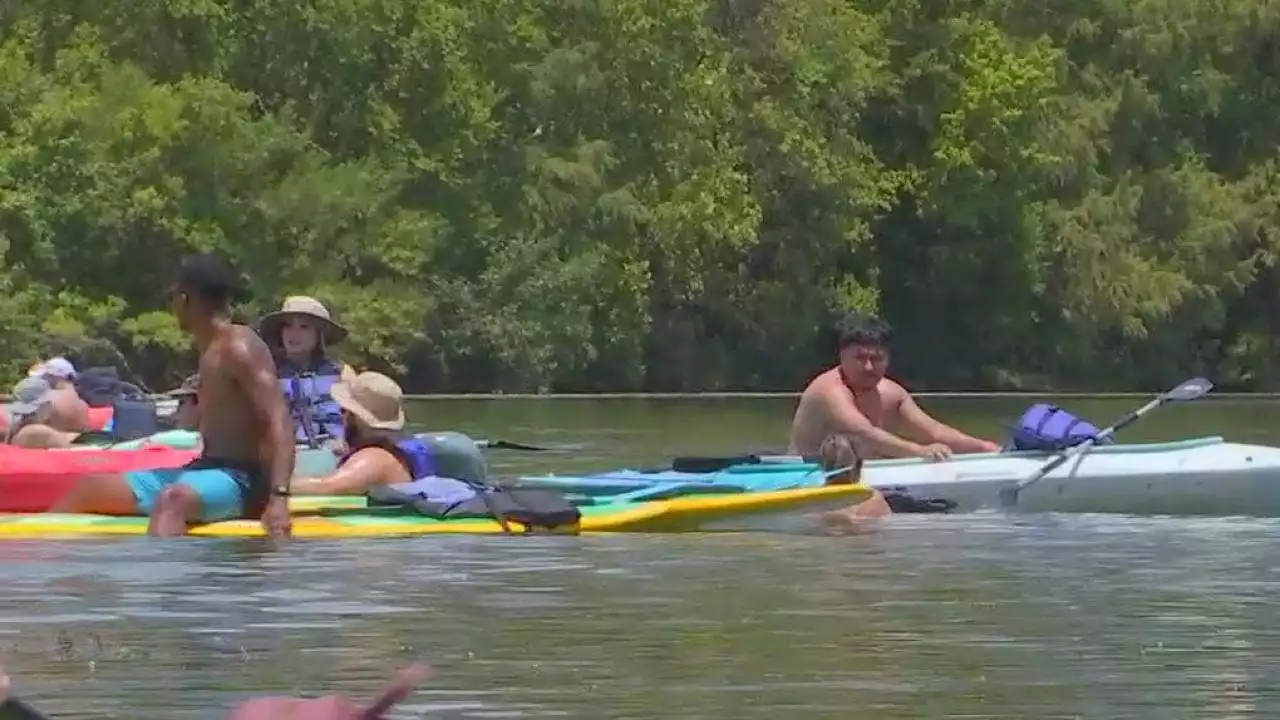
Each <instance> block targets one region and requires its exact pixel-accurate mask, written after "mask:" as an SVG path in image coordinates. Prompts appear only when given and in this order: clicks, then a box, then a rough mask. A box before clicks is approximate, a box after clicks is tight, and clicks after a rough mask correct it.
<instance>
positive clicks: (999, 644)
mask: <svg viewBox="0 0 1280 720" xmlns="http://www.w3.org/2000/svg"><path fill="white" fill-rule="evenodd" d="M1030 402H1032V400H1031V399H1026V398H1019V399H1014V400H1008V399H1000V400H990V399H980V400H979V399H958V400H933V399H929V400H926V401H925V405H926V407H927V408H928V409H930V410H931V411H933V412H935V413H936V414H937V415H938V416H940V417H942V418H943V419H945V420H947V421H949V422H952V423H955V424H959V425H960V426H962V427H964V428H965V429H967V430H970V431H972V432H975V433H978V434H983V435H986V436H989V437H992V438H993V439H999V436H1000V434H1001V431H1000V426H1001V423H1004V422H1008V421H1011V420H1012V419H1014V418H1016V416H1017V414H1018V412H1019V410H1021V409H1022V408H1023V407H1025V406H1026V405H1027V404H1029V403H1030ZM1141 402H1142V401H1141V400H1124V401H1116V400H1105V401H1103V400H1070V401H1064V402H1063V404H1064V405H1066V406H1068V407H1070V408H1071V409H1072V410H1073V411H1076V412H1078V413H1080V414H1083V415H1085V416H1087V417H1089V418H1090V419H1091V420H1094V421H1095V422H1097V423H1098V424H1100V425H1102V424H1106V423H1108V422H1110V421H1111V420H1112V419H1114V418H1117V417H1119V416H1120V415H1122V414H1124V413H1125V412H1126V411H1128V410H1130V409H1132V408H1133V407H1135V406H1137V405H1139V404H1141ZM792 404H793V401H790V400H720V399H717V400H666V399H663V400H651V401H640V400H603V401H601V400H580V399H572V400H529V401H524V400H469V401H430V402H423V403H419V404H417V405H416V406H415V407H414V408H413V417H414V419H415V423H416V425H417V426H418V427H420V428H421V429H458V430H462V431H464V432H468V433H469V434H472V435H474V436H476V437H487V438H490V439H506V440H512V441H521V442H526V443H535V444H545V445H577V446H580V449H578V450H577V451H575V452H573V453H568V452H548V453H513V452H504V453H497V452H495V453H493V454H492V455H491V459H492V464H493V466H494V468H495V469H496V470H497V472H498V473H499V474H503V475H511V474H517V473H519V474H523V473H533V472H545V471H551V470H561V471H568V470H588V469H607V468H611V467H618V466H632V467H636V466H656V465H659V464H661V462H662V461H663V459H665V458H669V457H670V456H671V455H676V454H693V453H728V452H735V451H741V450H743V449H765V448H771V447H773V448H780V447H783V446H785V440H786V430H787V425H788V420H789V418H788V414H789V412H790V409H791V407H792ZM1278 408H1280V403H1278V402H1277V401H1274V400H1235V399H1231V400H1206V401H1201V402H1199V403H1195V404H1189V405H1186V406H1182V407H1170V408H1166V409H1162V410H1160V411H1158V412H1157V413H1156V414H1154V415H1152V416H1151V417H1150V418H1148V419H1144V420H1143V421H1142V422H1141V423H1139V424H1138V425H1136V426H1134V428H1133V429H1132V430H1131V431H1129V432H1127V433H1126V434H1125V435H1124V438H1125V439H1126V440H1129V441H1141V440H1157V439H1174V438H1180V437H1188V436H1199V435H1223V436H1226V437H1228V438H1229V439H1232V440H1237V441H1243V442H1256V443H1265V444H1280V416H1278V415H1277V409H1278ZM1278 545H1280V522H1277V521H1274V520H1256V519H1248V520H1242V519H1195V520H1190V521H1188V520H1171V519H1149V518H1141V519H1139V518H1125V517H1117V516H1111V517H1106V516H1061V515H1059V516H1054V515H1046V516H1019V517H1016V518H1013V517H1004V516H1000V515H996V514H974V515H957V516H932V517H920V516H916V517H898V518H894V519H893V520H891V521H890V522H888V523H885V524H883V525H882V526H880V527H878V528H876V529H875V530H873V531H871V532H868V533H866V534H864V535H860V536H854V537H840V538H822V537H790V536H770V535H708V536H696V535H681V536H668V537H664V536H639V535H636V536H616V537H607V536H606V537H583V538H504V537H489V538H479V537H441V538H430V537H427V538H419V539H411V540H383V541H363V540H361V541H345V542H295V543H292V544H290V545H288V546H286V547H283V548H281V549H271V548H270V547H269V546H268V545H266V544H265V543H263V542H259V541H222V540H181V541H174V542H156V541H149V540H145V539H122V540H93V541H84V542H44V543H41V542H4V543H0V572H2V573H3V575H2V577H3V580H4V582H3V583H0V663H3V664H4V665H5V666H6V667H7V668H8V669H9V671H10V674H11V675H12V676H13V677H14V682H15V685H16V686H17V690H18V692H19V694H20V695H22V696H23V697H25V698H27V699H28V700H29V701H31V702H33V704H35V705H37V706H38V707H40V708H41V709H43V710H44V711H45V712H46V713H47V714H49V715H50V716H52V717H54V718H105V717H115V718H133V719H137V720H145V719H149V718H156V719H159V718H216V717H220V709H221V708H225V707H226V706H227V705H228V704H230V703H231V702H234V701H235V700H237V699H240V698H243V697H246V696H248V695H252V694H259V693H280V692H289V693H294V692H297V693H318V692H321V691H328V690H340V691H345V692H351V693H354V694H358V695H361V696H364V695H366V694H367V693H370V692H372V691H373V690H374V689H375V688H376V687H377V686H378V685H379V683H380V682H381V680H382V679H383V678H384V677H386V676H387V675H388V674H389V673H390V672H391V671H392V670H393V669H394V668H395V667H397V666H400V665H403V664H405V663H407V662H408V661H410V660H411V659H422V660H426V661H428V662H430V663H432V664H433V665H435V666H436V668H437V670H438V676H437V677H436V678H435V679H433V680H431V681H429V682H428V683H427V684H426V685H425V686H424V690H423V691H422V692H421V693H419V694H417V695H415V696H414V697H413V698H412V700H411V701H410V702H409V703H408V704H405V705H403V706H401V708H400V710H399V711H398V712H397V713H396V714H394V715H393V717H403V718H410V717H433V718H509V717H537V718H543V717H546V718H552V717H556V718H564V717H568V718H655V717H662V718H735V719H738V718H770V719H775V718H847V717H865V718H1107V719H1109V718H1151V719H1152V720H1157V719H1158V720H1169V719H1170V718H1253V717H1259V718H1261V717H1275V716H1277V715H1278V714H1280V622H1278V621H1280V605H1277V603H1276V601H1275V598H1276V597H1277V596H1278V595H1280V551H1278V550H1277V546H1278Z"/></svg>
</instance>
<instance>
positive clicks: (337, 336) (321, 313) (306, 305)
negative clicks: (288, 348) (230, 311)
mask: <svg viewBox="0 0 1280 720" xmlns="http://www.w3.org/2000/svg"><path fill="white" fill-rule="evenodd" d="M290 317H305V318H310V319H312V320H315V321H317V322H318V323H319V324H320V342H321V343H322V345H323V346H328V345H333V344H335V343H340V342H342V341H343V340H344V339H346V337H347V329H346V328H344V327H342V326H341V325H339V324H338V323H336V322H334V321H333V318H332V317H330V315H329V308H327V307H325V306H324V303H322V302H320V301H319V300H317V299H315V298H313V297H307V296H306V295H291V296H289V297H287V298H285V299H284V304H283V305H281V306H280V309H279V310H277V311H275V312H273V313H269V314H267V315H263V316H262V320H260V321H258V332H259V334H260V335H262V337H263V338H266V340H267V341H268V343H269V344H270V343H277V344H278V343H279V342H280V330H281V328H282V327H283V325H284V323H285V321H286V320H288V319H289V318H290Z"/></svg>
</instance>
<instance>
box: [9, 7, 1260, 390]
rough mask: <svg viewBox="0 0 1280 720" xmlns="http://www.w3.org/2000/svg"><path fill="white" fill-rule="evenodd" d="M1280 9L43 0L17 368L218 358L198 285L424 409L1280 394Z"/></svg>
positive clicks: (24, 215) (163, 369)
mask: <svg viewBox="0 0 1280 720" xmlns="http://www.w3.org/2000/svg"><path fill="white" fill-rule="evenodd" d="M1277 28H1280V6H1277V5H1275V4H1269V3H1264V2H1260V1H1258V0H1240V1H1238V2H1233V3H1228V4H1226V5H1223V4H1220V3H1219V4H1212V3H1210V4H1205V3H1203V2H1191V1H1189V0H1173V1H1172V2H1170V1H1169V0H1163V1H1162V2H1152V1H1151V0H1072V1H1071V2H1069V3H1065V2H1064V3H1056V2H1049V3H1045V2H1028V1H1026V0H970V1H968V2H962V1H959V0H955V1H951V2H947V1H945V0H944V1H942V2H921V1H920V0H870V1H864V2H859V3H849V2H847V1H844V0H840V1H836V0H733V1H730V0H661V2H659V1H658V0H598V1H594V2H579V1H577V0H561V1H559V2H533V1H532V0H465V2H460V1H458V0H436V1H433V2H427V3H405V2H402V1H401V0H395V1H393V0H312V1H311V2H305V3H301V2H296V1H295V2H280V1H278V0H262V1H260V2H244V1H243V0H234V1H233V0H130V1H129V2H120V1H119V0H102V1H101V2H84V1H83V0H41V2H31V1H30V0H25V1H23V0H8V2H3V3H0V30H2V31H3V33H2V35H0V253H3V257H4V263H3V267H2V268H0V366H3V370H4V373H5V374H7V375H8V376H10V377H12V376H13V375H15V374H17V373H18V372H20V371H21V370H22V369H25V367H26V366H27V365H28V364H30V363H31V362H32V361H33V360H34V359H35V357H37V356H41V355H44V354H47V353H48V352H51V351H60V350H63V349H65V348H67V347H68V346H70V347H71V348H74V349H76V351H77V352H80V353H81V354H83V355H85V356H86V357H88V356H92V357H94V358H98V357H101V358H104V359H106V360H109V361H112V362H118V363H120V364H125V365H127V366H128V367H129V368H131V369H132V370H133V371H134V372H136V373H137V374H138V375H139V376H141V377H142V378H144V379H145V380H147V381H148V382H149V383H151V384H153V385H163V384H164V383H165V382H172V381H174V380H176V379H177V378H178V377H180V376H181V375H182V374H184V372H185V371H187V370H189V368H190V355H189V350H188V348H187V345H186V341H185V339H184V338H183V337H182V336H181V335H180V334H179V333H178V332H177V329H176V328H175V327H174V326H173V324H172V321H171V320H170V319H169V318H168V317H167V315H166V314H165V312H164V291H165V288H166V284H167V281H168V278H169V275H170V272H171V269H172V268H173V267H174V265H175V263H176V262H177V258H178V257H180V256H181V255H182V254H183V253H185V252H189V251H191V250H193V249H201V250H208V249H217V250H221V251H223V252H225V253H226V254H228V255H229V256H230V257H231V258H233V260H234V261H235V262H236V263H237V264H238V266H239V267H240V269H241V270H242V271H243V272H244V273H245V274H246V276H247V277H248V278H249V280H250V283H251V286H252V290H253V294H254V298H255V301H254V303H253V304H252V305H251V306H249V307H246V308H245V310H246V312H247V313H249V314H254V313H257V312H261V311H263V310H264V309H269V308H270V307H271V306H272V305H274V304H276V303H278V302H279V300H280V299H281V297H282V296H283V295H285V294H292V293H306V294H312V295H315V296H318V297H320V298H322V299H323V300H325V301H326V302H328V303H329V304H330V305H331V307H333V308H334V309H335V310H337V311H338V312H339V314H340V316H341V318H342V319H343V320H344V321H345V323H346V324H347V325H348V326H350V327H351V328H352V330H353V335H352V338H351V339H350V341H349V342H348V343H347V345H346V346H345V347H344V353H345V355H346V358H347V359H348V360H350V361H353V362H355V363H356V364H358V365H361V366H369V367H377V368H390V369H392V370H394V371H396V372H397V373H398V374H399V375H400V376H401V377H403V378H405V385H406V387H407V388H408V389H410V390H422V389H428V390H453V391H469V390H483V391H488V390H506V391H540V390H551V391H556V390H559V391H591V390H689V391H695V390H728V389H762V390H763V389H795V388H796V387H797V385H798V384H799V383H800V382H801V381H803V380H804V379H805V377H806V374H807V373H808V372H810V371H811V370H813V369H815V368H817V367H818V366H820V365H821V364H822V363H824V362H826V361H827V360H828V356H829V354H830V352H829V347H828V346H827V345H826V337H825V335H824V333H823V332H822V328H824V327H825V326H826V325H827V324H828V323H829V322H830V321H831V320H832V319H833V317H834V316H835V315H837V314H838V313H840V312H842V311H844V310H847V309H850V308H859V309H864V310H872V311H876V312H879V313H881V314H883V315H884V316H886V317H887V318H888V319H889V320H890V321H891V322H892V323H893V324H894V325H895V327H896V328H897V331H898V336H899V338H900V343H899V348H898V353H897V355H896V359H895V362H896V363H897V366H898V369H899V371H900V373H901V374H902V375H904V376H905V377H906V378H907V379H909V380H910V381H911V382H912V383H913V384H914V386H916V387H922V388H923V387H928V388H933V389H938V388H967V389H978V388H1016V387H1030V388H1088V389H1112V388H1116V389H1118V388H1134V387H1144V388H1145V387H1148V386H1156V385H1163V384H1167V383H1169V382H1171V381H1173V380H1176V379H1178V378H1180V377H1182V376H1184V375H1185V374H1187V373H1191V372H1203V373H1206V374H1210V375H1212V376H1214V377H1215V378H1216V379H1217V380H1219V381H1220V383H1221V384H1223V385H1225V386H1227V387H1232V386H1234V387H1237V388H1256V389H1274V388H1276V387H1277V385H1280V373H1278V372H1277V368H1278V367H1280V366H1278V365H1277V360H1276V357H1277V353H1276V347H1275V340H1274V338H1275V336H1276V333H1275V326H1276V324H1277V323H1280V312H1278V311H1280V307H1277V304H1278V303H1277V289H1278V283H1277V275H1276V260H1277V249H1278V248H1280V233H1278V232H1277V224H1278V223H1280V214H1278V211H1277V209H1278V206H1277V198H1280V193H1277V182H1278V178H1280V173H1278V172H1277V167H1278V165H1277V148H1278V147H1280V145H1278V143H1277V141H1278V140H1280V137H1278V136H1280V125H1278V124H1277V123H1276V122H1275V118H1276V117H1280V84H1278V81H1277V71H1280V50H1278V48H1277V41H1278V40H1277V39H1278V37H1280V36H1278V35H1277Z"/></svg>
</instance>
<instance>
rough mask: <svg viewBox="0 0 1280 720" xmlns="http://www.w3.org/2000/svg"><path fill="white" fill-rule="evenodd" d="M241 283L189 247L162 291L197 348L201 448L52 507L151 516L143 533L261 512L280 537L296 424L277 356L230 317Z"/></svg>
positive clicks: (100, 480)
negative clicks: (181, 460) (181, 462)
mask: <svg viewBox="0 0 1280 720" xmlns="http://www.w3.org/2000/svg"><path fill="white" fill-rule="evenodd" d="M238 287H239V282H238V280H237V279H236V277H235V275H234V273H232V271H231V269H230V268H229V267H228V266H227V265H226V264H225V263H224V262H223V261H222V260H221V259H219V258H218V257H217V256H215V255H212V254H199V255H189V256H187V257H186V258H184V259H183V261H182V265H181V266H180V267H179V268H178V273H177V278H176V279H175V281H174V283H173V285H172V287H171V288H170V290H169V299H170V306H171V307H170V309H171V310H172V312H173V314H174V316H175V317H176V318H177V320H178V324H179V326H180V327H181V328H182V329H183V330H184V331H186V332H188V333H190V334H191V335H192V336H193V337H194V338H195V341H196V347H197V348H198V350H199V351H200V368H199V375H200V388H199V391H198V398H199V400H198V402H199V405H200V418H199V426H200V440H201V444H202V447H203V450H202V452H201V455H200V457H199V458H197V459H196V460H195V461H194V462H192V463H191V464H189V465H187V466H185V467H182V468H175V469H167V470H143V471H135V472H131V473H126V474H124V475H109V476H104V477H92V478H86V479H85V481H83V482H82V483H80V484H79V485H78V486H77V487H76V488H75V489H74V490H72V492H71V493H69V494H68V495H67V496H66V497H65V498H63V499H62V500H61V501H60V502H59V503H58V504H57V505H56V506H55V507H54V508H53V509H52V510H51V512H68V513H99V514H104V515H137V514H148V515H150V516H151V523H150V528H149V531H150V532H151V533H152V534H154V535H160V536H172V535H182V534H185V533H186V529H187V526H188V525H189V524H190V523H195V522H212V521H216V520H226V519H230V518H242V517H261V518H262V525H263V527H264V528H265V529H266V531H267V533H268V534H269V535H271V536H273V537H277V536H287V535H288V534H289V530H290V521H289V506H288V498H289V480H290V478H291V477H292V476H293V463H294V447H293V422H292V420H290V418H289V410H288V408H287V407H286V406H285V401H284V397H283V396H282V395H281V394H280V390H279V387H280V386H279V383H278V381H277V379H276V371H275V363H274V361H273V360H272V358H271V351H270V350H269V349H268V348H267V346H266V343H264V342H263V341H262V339H261V338H260V337H258V335H257V333H255V332H253V330H252V329H250V328H248V327H245V326H243V325H236V324H234V323H232V322H231V301H232V299H233V298H234V297H235V296H236V295H237V294H238Z"/></svg>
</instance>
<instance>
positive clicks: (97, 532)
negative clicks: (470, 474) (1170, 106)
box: [0, 485, 871, 539]
mask: <svg viewBox="0 0 1280 720" xmlns="http://www.w3.org/2000/svg"><path fill="white" fill-rule="evenodd" d="M870 496H871V489H870V488H868V487H866V486H863V485H830V486H823V487H813V488H797V489H792V490H779V491H776V492H760V493H735V494H714V495H686V496H682V497H677V498H673V499H671V500H658V501H655V502H642V503H612V504H600V505H588V506H586V507H583V508H581V510H582V521H581V522H580V523H579V524H578V525H576V526H567V527H563V528H557V529H555V530H553V531H550V532H553V533H561V534H574V533H579V532H698V531H702V530H708V529H716V530H751V529H768V528H770V527H774V524H773V523H772V521H774V520H777V519H778V518H781V517H790V516H795V517H803V516H804V515H807V514H808V513H812V512H818V511H822V510H832V509H837V508H841V507H847V506H849V505H853V504H855V503H859V502H862V501H863V500H866V499H867V498H868V497H870ZM291 508H292V509H293V511H294V512H295V513H301V514H295V516H294V518H293V534H294V536H295V537H300V538H344V537H384V536H398V535H399V536H403V535H432V534H444V533H464V534H484V535H492V534H501V533H502V532H503V530H502V526H500V525H499V524H498V523H497V522H496V521H494V520H490V519H457V520H434V519H432V518H428V517H423V516H421V515H414V514H403V511H399V510H398V509H397V510H396V511H394V512H391V511H383V510H379V509H374V508H366V507H364V498H362V497H350V498H334V497H297V498H293V501H292V502H291ZM314 513H321V514H314ZM761 520H765V521H768V522H764V523H761V522H760V521H761ZM147 522H148V520H147V518H145V517H112V516H108V515H62V514H54V513H36V514H12V513H8V514H0V538H28V539H30V538H55V537H77V536H99V537H100V536H105V535H145V534H146V532H147ZM511 526H512V530H514V531H517V532H520V531H523V530H525V528H524V527H523V526H522V525H520V524H519V523H511ZM540 532H548V531H545V530H544V531H540ZM190 534H192V535H197V536H203V537H260V536H262V535H264V533H263V530H262V526H261V524H259V523H258V521H256V520H226V521H223V522H215V523H209V524H207V525H196V526H194V527H192V528H191V530H190Z"/></svg>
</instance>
